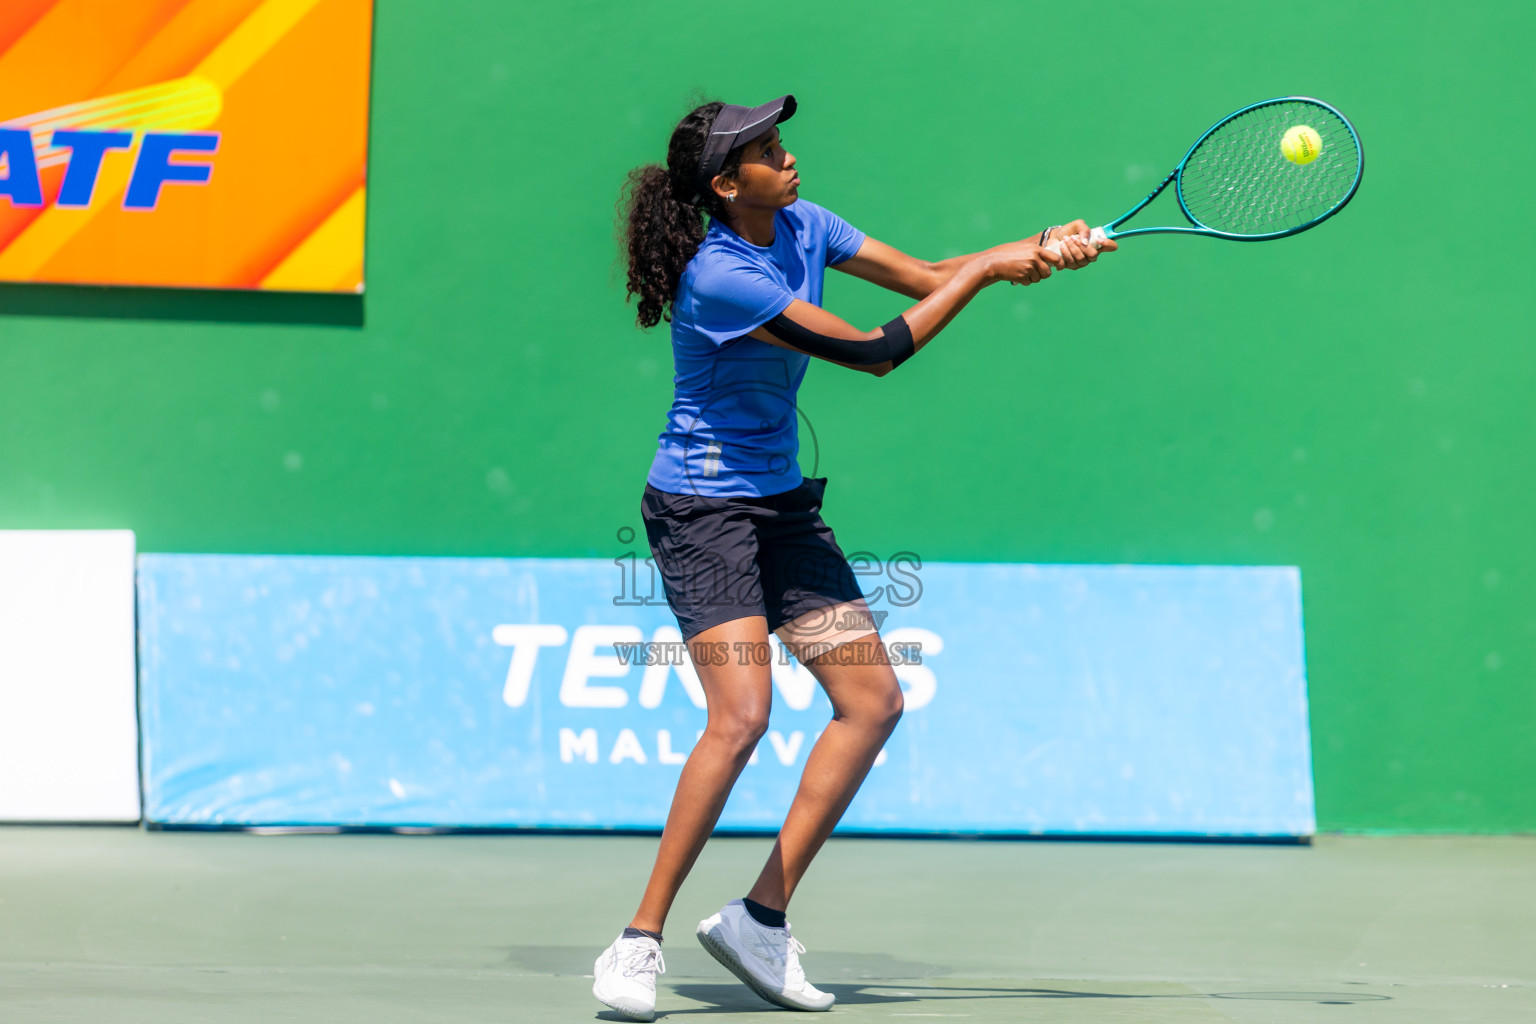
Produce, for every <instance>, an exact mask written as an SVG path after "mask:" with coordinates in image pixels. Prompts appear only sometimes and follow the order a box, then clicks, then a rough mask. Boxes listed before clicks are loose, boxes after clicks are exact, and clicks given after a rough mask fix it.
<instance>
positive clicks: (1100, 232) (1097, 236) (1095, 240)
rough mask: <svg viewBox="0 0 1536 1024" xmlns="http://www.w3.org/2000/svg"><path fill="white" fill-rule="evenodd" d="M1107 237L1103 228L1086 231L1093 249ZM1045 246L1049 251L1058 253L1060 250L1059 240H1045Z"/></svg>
mask: <svg viewBox="0 0 1536 1024" xmlns="http://www.w3.org/2000/svg"><path fill="white" fill-rule="evenodd" d="M1108 237H1109V236H1108V235H1106V234H1105V233H1104V229H1103V228H1094V229H1093V230H1092V231H1090V232H1088V241H1089V242H1090V243H1091V244H1092V245H1093V247H1094V248H1095V249H1097V248H1098V247H1099V243H1101V242H1103V241H1104V240H1105V239H1106V238H1108ZM1045 247H1046V248H1047V249H1049V250H1051V252H1054V253H1057V254H1060V252H1061V243H1060V242H1047V243H1045Z"/></svg>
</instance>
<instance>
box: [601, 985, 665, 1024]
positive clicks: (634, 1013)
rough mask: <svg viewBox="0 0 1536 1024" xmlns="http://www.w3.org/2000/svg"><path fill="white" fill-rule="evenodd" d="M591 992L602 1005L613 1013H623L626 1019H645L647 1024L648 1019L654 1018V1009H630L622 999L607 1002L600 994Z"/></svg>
mask: <svg viewBox="0 0 1536 1024" xmlns="http://www.w3.org/2000/svg"><path fill="white" fill-rule="evenodd" d="M592 994H593V995H594V996H597V1001H598V1002H600V1003H602V1004H603V1005H604V1006H606V1007H608V1009H610V1010H612V1011H613V1012H615V1013H620V1014H623V1015H624V1017H625V1018H627V1019H628V1020H638V1021H645V1022H646V1024H649V1022H650V1021H653V1020H655V1019H656V1011H655V1010H644V1011H641V1010H632V1009H630V1008H629V1007H628V1006H625V1005H624V1002H623V1000H615V1001H613V1002H609V1001H608V1000H606V999H604V998H603V997H602V996H598V995H597V993H596V992H594V993H592Z"/></svg>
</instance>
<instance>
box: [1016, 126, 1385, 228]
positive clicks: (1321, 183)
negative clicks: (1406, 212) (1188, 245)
mask: <svg viewBox="0 0 1536 1024" xmlns="http://www.w3.org/2000/svg"><path fill="white" fill-rule="evenodd" d="M1302 128H1305V129H1310V134H1309V133H1308V132H1306V131H1300V130H1298V129H1302ZM1364 170H1365V153H1364V151H1363V150H1362V149H1361V148H1360V136H1359V135H1358V134H1357V133H1356V132H1355V127H1354V125H1352V124H1350V123H1349V119H1348V118H1346V117H1345V116H1344V115H1343V114H1341V113H1339V112H1338V110H1336V109H1335V108H1333V107H1331V106H1329V105H1328V104H1326V103H1324V102H1323V101H1322V100H1314V99H1310V98H1308V97H1306V96H1282V97H1280V98H1279V99H1273V100H1265V101H1264V102H1262V103H1254V104H1252V105H1250V106H1246V107H1244V108H1243V109H1241V110H1239V111H1237V112H1236V113H1234V114H1229V115H1228V116H1226V117H1224V118H1222V119H1221V120H1220V121H1218V122H1216V124H1215V125H1214V126H1212V127H1211V129H1210V130H1209V131H1207V132H1206V133H1205V134H1204V135H1202V136H1200V138H1199V139H1197V140H1196V141H1195V144H1194V145H1193V146H1191V147H1189V152H1188V153H1185V154H1184V159H1183V160H1180V161H1179V165H1178V166H1177V167H1175V168H1174V169H1173V171H1172V172H1170V173H1169V175H1168V177H1166V178H1164V179H1163V181H1162V184H1160V185H1158V186H1157V188H1155V189H1153V190H1152V192H1151V194H1150V195H1148V196H1147V198H1145V199H1143V200H1142V201H1141V202H1139V203H1137V204H1136V205H1135V206H1133V207H1131V208H1130V209H1129V210H1127V211H1126V212H1125V213H1124V214H1122V215H1121V216H1119V217H1116V218H1115V219H1114V220H1112V221H1110V222H1109V223H1108V224H1105V225H1104V226H1103V227H1097V228H1094V229H1093V231H1092V233H1091V234H1090V235H1089V241H1090V242H1093V243H1098V242H1101V241H1103V240H1104V239H1106V238H1124V237H1127V236H1130V235H1208V236H1210V237H1211V238H1227V239H1230V240H1232V241H1234V242H1267V241H1269V240H1270V239H1274V238H1286V237H1288V236H1290V235H1296V234H1300V233H1301V232H1303V231H1305V230H1307V229H1308V228H1315V227H1317V226H1318V225H1319V224H1321V223H1322V222H1323V221H1325V220H1327V219H1328V218H1329V217H1332V216H1333V215H1334V214H1336V213H1338V212H1339V211H1340V210H1342V209H1344V204H1346V203H1348V202H1349V201H1350V200H1351V199H1353V198H1354V196H1355V192H1356V191H1358V190H1359V188H1360V175H1361V174H1362V173H1363V172H1364ZM1170 184H1172V185H1173V186H1174V190H1173V194H1174V195H1175V196H1176V197H1177V198H1178V201H1179V209H1180V210H1182V211H1183V213H1184V218H1185V220H1187V221H1188V222H1189V224H1188V225H1179V226H1177V227H1175V226H1171V225H1170V226H1163V227H1143V228H1129V229H1127V230H1120V225H1121V224H1124V223H1125V222H1126V221H1128V220H1130V219H1131V218H1132V217H1134V216H1136V214H1138V213H1140V212H1141V211H1142V209H1143V208H1145V207H1146V205H1147V204H1148V203H1150V202H1151V201H1152V200H1154V199H1156V198H1157V197H1158V196H1159V195H1161V194H1162V192H1163V190H1164V189H1166V188H1167V187H1168V186H1169V185H1170ZM1046 248H1048V249H1050V250H1052V251H1053V252H1060V251H1061V243H1060V242H1051V243H1049V244H1048V245H1047V246H1046Z"/></svg>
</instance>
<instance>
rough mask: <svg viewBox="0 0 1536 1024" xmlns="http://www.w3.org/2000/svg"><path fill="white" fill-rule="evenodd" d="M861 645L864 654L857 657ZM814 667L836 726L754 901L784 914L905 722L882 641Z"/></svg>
mask: <svg viewBox="0 0 1536 1024" xmlns="http://www.w3.org/2000/svg"><path fill="white" fill-rule="evenodd" d="M855 645H858V649H856V650H852V649H850V648H854V647H855ZM807 667H808V668H809V669H810V670H811V673H812V674H813V675H815V676H816V679H817V681H818V682H819V683H821V686H822V688H823V689H824V690H826V692H827V697H828V698H829V699H830V700H831V701H832V721H831V722H830V723H829V724H828V725H827V728H826V730H825V731H823V732H822V734H821V738H820V739H819V740H817V742H816V746H815V747H813V748H812V749H811V754H810V757H808V758H807V759H806V763H805V771H804V773H802V775H801V776H800V789H799V791H798V792H797V793H796V794H795V800H794V803H793V804H791V805H790V808H789V815H788V817H787V818H785V820H784V827H783V828H782V829H780V830H779V838H778V841H777V842H775V843H774V844H773V852H772V853H770V854H769V855H768V863H767V864H766V865H764V867H763V870H762V874H760V875H759V876H758V879H757V883H756V884H755V885H753V886H752V891H751V892H750V893H748V894H747V897H748V899H751V900H754V901H756V902H758V903H761V904H763V905H764V906H766V907H771V908H772V909H774V910H783V909H784V908H785V907H787V906H788V905H789V898H790V897H791V896H792V895H794V892H795V887H796V886H797V885H799V884H800V879H801V878H803V877H804V876H805V871H806V869H807V868H808V867H810V864H811V860H812V859H813V858H814V857H815V856H816V853H817V851H818V850H820V849H821V846H822V844H823V843H825V842H826V841H827V836H829V835H831V833H832V829H833V826H835V825H836V824H837V823H838V821H839V819H841V818H842V816H843V812H844V811H846V810H847V809H848V804H849V803H850V802H851V801H852V800H853V796H854V794H855V793H857V792H858V790H859V786H860V785H861V784H863V782H864V776H865V775H867V774H868V773H869V769H870V767H871V766H872V765H873V764H874V763H875V758H876V757H877V756H879V754H880V748H881V747H883V746H885V741H886V740H887V739H889V738H890V735H891V731H892V730H893V729H895V728H896V723H897V721H898V720H899V719H900V718H901V709H902V696H901V685H900V684H899V683H898V682H897V681H896V673H895V672H894V671H893V670H892V669H891V665H890V662H889V661H888V660H887V659H886V655H885V647H884V645H883V644H881V642H880V637H879V634H876V633H870V634H867V635H865V636H862V637H859V638H858V639H856V640H851V641H849V642H848V643H847V644H844V645H843V646H841V647H838V648H834V649H833V650H831V651H829V652H827V653H826V654H824V655H822V656H821V657H818V658H812V659H811V660H810V661H809V662H808V663H807Z"/></svg>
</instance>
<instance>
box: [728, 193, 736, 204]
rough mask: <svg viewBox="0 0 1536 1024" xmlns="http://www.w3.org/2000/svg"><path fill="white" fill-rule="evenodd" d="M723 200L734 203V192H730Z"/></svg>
mask: <svg viewBox="0 0 1536 1024" xmlns="http://www.w3.org/2000/svg"><path fill="white" fill-rule="evenodd" d="M725 201H726V202H728V203H734V202H735V201H736V193H735V192H732V193H731V194H730V195H728V196H726V197H725Z"/></svg>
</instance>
